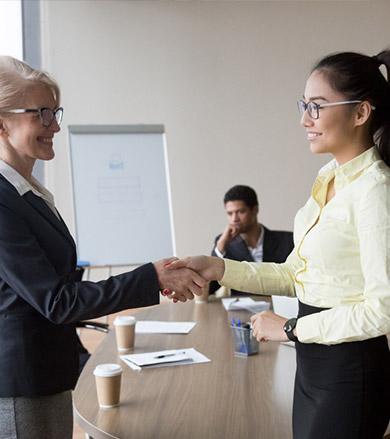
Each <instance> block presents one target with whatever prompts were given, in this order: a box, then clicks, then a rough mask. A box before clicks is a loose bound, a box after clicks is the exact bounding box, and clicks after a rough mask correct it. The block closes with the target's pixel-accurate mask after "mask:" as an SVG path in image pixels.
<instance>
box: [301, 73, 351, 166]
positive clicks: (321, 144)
mask: <svg viewBox="0 0 390 439" xmlns="http://www.w3.org/2000/svg"><path fill="white" fill-rule="evenodd" d="M304 100H305V102H315V103H317V104H327V103H332V102H340V101H346V100H348V98H347V97H346V96H344V95H342V94H341V93H339V92H337V91H336V90H334V89H333V88H332V87H331V85H330V84H329V81H328V80H327V77H326V75H325V74H324V73H323V72H321V71H318V70H315V71H314V72H313V73H312V74H311V75H310V76H309V79H308V80H307V82H306V87H305V94H304ZM355 109H356V105H354V104H347V105H339V106H334V107H325V108H321V109H320V110H319V118H318V119H313V118H311V117H310V116H309V114H308V112H307V111H305V112H304V113H303V115H302V118H301V125H302V126H303V127H304V128H305V130H306V134H307V140H308V141H309V143H310V149H311V151H312V152H313V153H316V154H320V153H330V154H333V155H334V156H335V157H336V158H337V156H338V155H343V153H344V152H345V151H346V149H348V148H350V147H351V143H352V141H353V139H354V129H355V123H354V112H355Z"/></svg>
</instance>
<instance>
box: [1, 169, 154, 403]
mask: <svg viewBox="0 0 390 439" xmlns="http://www.w3.org/2000/svg"><path fill="white" fill-rule="evenodd" d="M75 269H76V248H75V244H74V241H73V239H72V237H71V235H70V233H69V231H68V229H67V227H66V225H65V224H64V222H63V221H62V220H59V219H58V218H57V217H56V216H55V215H54V213H53V212H52V211H51V210H50V208H49V207H48V206H47V205H46V203H45V202H44V201H43V200H42V198H40V197H37V196H35V195H34V194H33V193H32V192H31V191H30V192H28V193H26V194H25V195H24V196H23V197H21V196H20V195H19V193H18V192H17V191H16V189H15V188H14V187H13V186H12V185H11V184H10V183H9V182H8V181H7V180H6V179H5V178H4V177H3V176H2V175H0V397H11V396H28V397H31V396H42V395H49V394H54V393H58V392H62V391H64V390H68V389H72V388H73V387H74V386H75V384H76V380H77V375H78V351H77V337H76V332H75V327H74V323H75V322H77V321H78V320H83V319H90V318H95V317H99V316H102V315H105V314H110V313H112V312H117V311H120V310H122V309H126V308H133V307H139V306H147V305H153V304H156V303H158V302H159V285H158V280H157V275H156V272H155V270H154V267H153V265H152V264H146V265H144V266H142V267H140V268H138V269H136V270H134V271H132V272H130V273H125V274H121V275H118V276H113V277H110V278H109V279H107V280H106V281H101V282H97V283H94V282H88V281H84V282H80V281H76V280H75V274H74V272H75Z"/></svg>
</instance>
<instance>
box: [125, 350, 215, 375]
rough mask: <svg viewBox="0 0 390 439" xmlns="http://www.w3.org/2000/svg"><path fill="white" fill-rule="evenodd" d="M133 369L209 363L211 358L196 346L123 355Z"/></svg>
mask: <svg viewBox="0 0 390 439" xmlns="http://www.w3.org/2000/svg"><path fill="white" fill-rule="evenodd" d="M120 358H121V360H123V361H124V362H125V363H126V364H127V365H128V366H129V367H131V369H134V370H142V369H145V368H149V367H163V366H180V365H185V364H195V363H208V362H210V361H211V360H210V359H209V358H207V357H206V356H205V355H203V354H201V353H200V352H198V351H197V350H196V349H194V348H186V349H169V350H165V351H156V352H146V353H143V354H128V355H121V356H120Z"/></svg>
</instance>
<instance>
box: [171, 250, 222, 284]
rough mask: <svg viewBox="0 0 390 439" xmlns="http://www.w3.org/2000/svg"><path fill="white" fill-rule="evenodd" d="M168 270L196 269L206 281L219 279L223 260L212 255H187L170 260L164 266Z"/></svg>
mask: <svg viewBox="0 0 390 439" xmlns="http://www.w3.org/2000/svg"><path fill="white" fill-rule="evenodd" d="M165 267H166V268H167V269H168V270H175V269H178V268H189V269H191V270H193V271H196V272H197V273H198V274H199V275H200V276H202V277H203V279H206V280H208V281H212V280H221V279H222V278H223V275H224V272H225V261H224V260H223V259H221V258H216V257H214V256H189V257H187V258H184V259H178V260H175V261H170V262H169V263H168V264H167V265H166V266H165Z"/></svg>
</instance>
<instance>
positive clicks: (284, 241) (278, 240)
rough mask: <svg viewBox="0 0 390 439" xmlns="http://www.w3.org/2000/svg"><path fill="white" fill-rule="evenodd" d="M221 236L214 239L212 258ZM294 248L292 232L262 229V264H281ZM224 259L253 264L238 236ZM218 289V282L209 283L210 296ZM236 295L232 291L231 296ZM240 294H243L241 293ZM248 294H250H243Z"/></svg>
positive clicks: (249, 253)
mask: <svg viewBox="0 0 390 439" xmlns="http://www.w3.org/2000/svg"><path fill="white" fill-rule="evenodd" d="M263 227H264V226H263ZM220 236H221V235H218V236H217V237H216V238H215V242H214V247H213V250H212V252H211V254H212V256H217V254H216V253H215V246H216V245H217V242H218V239H219V237H220ZM293 248H294V241H293V234H292V232H283V231H279V230H269V229H267V228H266V227H264V242H263V262H277V263H282V262H284V261H285V260H286V259H287V256H288V255H289V254H290V253H291V252H292V249H293ZM225 251H226V253H225V256H224V257H225V258H226V259H233V260H235V261H248V262H254V259H253V257H252V254H251V252H250V251H249V248H248V246H247V245H246V242H245V241H244V240H243V239H242V238H241V236H240V235H238V236H236V237H235V238H234V239H233V240H232V241H230V243H229V244H228V246H227V247H226V250H225ZM219 287H220V285H219V283H218V282H211V283H210V290H209V291H210V294H212V293H214V292H215V291H216V290H217V289H218V288H219ZM236 293H238V292H237V291H235V290H232V294H236ZM241 293H245V292H243V291H241ZM245 294H250V293H245Z"/></svg>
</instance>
